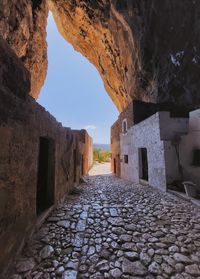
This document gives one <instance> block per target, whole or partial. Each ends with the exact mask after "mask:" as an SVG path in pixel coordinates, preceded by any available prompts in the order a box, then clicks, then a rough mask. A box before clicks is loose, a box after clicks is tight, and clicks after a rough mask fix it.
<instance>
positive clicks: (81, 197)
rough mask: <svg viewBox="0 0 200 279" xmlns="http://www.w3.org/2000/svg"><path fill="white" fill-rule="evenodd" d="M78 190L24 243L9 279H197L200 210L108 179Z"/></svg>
mask: <svg viewBox="0 0 200 279" xmlns="http://www.w3.org/2000/svg"><path fill="white" fill-rule="evenodd" d="M79 189H80V190H79V191H77V193H79V194H76V195H73V196H72V195H71V196H69V197H68V198H67V199H66V201H65V203H64V204H63V205H61V206H59V207H57V208H56V209H55V210H54V211H53V212H52V214H51V216H49V217H48V219H47V220H46V222H45V223H44V224H43V226H42V227H41V228H40V230H39V231H38V232H36V233H35V234H34V235H33V238H32V240H31V241H30V242H29V243H27V245H26V246H25V248H24V251H23V253H22V255H21V258H19V259H18V262H17V263H16V267H15V275H14V276H13V277H11V278H12V279H14V278H17V279H19V278H20V279H27V278H35V279H36V278H37V279H50V278H51V279H56V278H64V279H65V278H66V279H69V278H71V279H77V278H80V279H81V278H93V279H97V278H102V279H103V278H109V279H111V278H122V279H131V278H149V279H153V278H157V279H163V278H171V279H178V278H199V277H200V249H199V247H200V225H199V223H200V209H199V208H198V207H195V206H194V205H192V204H191V203H189V202H187V201H185V200H182V199H179V198H177V197H175V196H172V195H170V194H167V193H162V192H158V191H157V190H154V189H152V188H151V187H148V186H141V185H136V184H133V183H130V182H127V181H123V180H121V179H118V178H115V177H112V176H110V175H104V176H93V177H90V178H88V184H87V185H86V184H85V185H83V184H82V185H80V186H79ZM113 213H114V214H113ZM65 222H68V223H67V224H68V225H67V226H63V224H64V223H65ZM80 222H81V223H82V224H83V226H80ZM80 227H81V230H80Z"/></svg>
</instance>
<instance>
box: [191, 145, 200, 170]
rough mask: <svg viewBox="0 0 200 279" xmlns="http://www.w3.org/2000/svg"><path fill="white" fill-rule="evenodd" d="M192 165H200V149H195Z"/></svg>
mask: <svg viewBox="0 0 200 279" xmlns="http://www.w3.org/2000/svg"><path fill="white" fill-rule="evenodd" d="M192 165H193V166H196V167H200V149H194V150H193V159H192Z"/></svg>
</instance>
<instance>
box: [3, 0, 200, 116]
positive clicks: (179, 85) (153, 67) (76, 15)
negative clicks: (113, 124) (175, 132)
mask: <svg viewBox="0 0 200 279" xmlns="http://www.w3.org/2000/svg"><path fill="white" fill-rule="evenodd" d="M47 5H48V7H49V9H50V10H51V11H52V13H53V15H54V18H55V21H56V23H57V26H58V29H59V31H60V33H61V34H62V36H63V37H64V38H65V39H66V40H67V41H69V42H70V43H71V44H72V45H73V46H74V48H75V49H76V50H77V51H79V52H81V53H82V54H83V55H84V56H86V57H87V58H88V59H89V60H90V61H91V62H92V63H93V64H94V65H95V66H96V68H97V69H98V71H99V73H100V75H101V77H102V79H103V81H104V84H105V88H106V90H107V92H108V93H109V95H110V96H111V98H112V100H113V101H114V103H115V104H116V106H117V107H118V109H119V110H120V111H121V110H123V108H125V107H126V106H127V104H128V103H129V102H130V101H131V100H132V99H133V98H137V99H140V100H144V101H152V102H164V101H172V102H175V103H177V102H178V103H179V104H186V105H187V106H188V107H191V108H194V107H197V106H199V104H200V94H199V88H200V79H199V75H200V28H199V26H200V1H197V0H181V1H180V0H162V1H160V0H148V1H146V0H123V1H122V0H96V1H93V0H67V1H66V0H47V2H45V1H44V0H33V1H31V0H15V1H9V0H3V1H2V2H1V3H0V34H1V35H2V36H3V37H4V38H5V39H6V40H7V41H8V42H9V44H10V45H11V46H12V48H13V49H14V50H15V51H16V53H17V55H18V56H19V57H21V58H22V60H23V61H24V63H25V65H26V66H27V68H28V69H29V70H30V71H31V74H32V90H31V94H32V95H33V96H34V97H37V96H38V94H39V91H40V88H41V86H42V84H43V82H44V79H45V75H46V68H47V55H46V51H47V50H46V42H45V38H46V31H45V30H46V18H47V13H48V9H47ZM55 43H56V42H55ZM63 55H64V53H63ZM66 78H67V77H66Z"/></svg>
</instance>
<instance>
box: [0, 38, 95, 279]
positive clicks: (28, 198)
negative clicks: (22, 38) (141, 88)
mask: <svg viewBox="0 0 200 279" xmlns="http://www.w3.org/2000/svg"><path fill="white" fill-rule="evenodd" d="M29 91H30V74H29V72H28V71H27V70H26V69H25V68H24V66H23V64H22V63H21V62H20V60H19V59H18V57H17V56H16V55H15V54H14V52H13V51H12V50H10V48H9V46H8V45H7V43H5V41H4V40H3V39H0V150H1V152H0V247H1V251H4V253H1V255H0V274H1V275H2V277H1V278H5V277H4V272H5V268H6V267H8V265H9V262H11V261H12V260H13V258H14V257H15V256H16V254H17V253H18V251H19V250H20V249H21V247H22V245H23V243H24V242H23V241H24V239H25V238H26V236H27V235H29V234H30V233H31V231H32V229H33V227H34V225H35V223H36V221H37V220H38V218H41V216H44V215H45V213H46V212H47V211H48V210H50V209H51V208H52V206H53V205H54V204H57V203H59V202H60V201H61V200H62V199H64V197H65V195H66V194H67V193H69V192H70V191H71V190H72V189H73V186H74V185H75V184H76V183H79V179H80V177H81V176H82V175H83V174H87V173H88V169H89V167H90V165H91V154H89V152H90V153H92V140H91V138H90V137H89V135H88V134H87V132H86V131H84V130H81V131H75V130H71V129H70V128H65V127H63V126H62V125H61V123H58V122H57V121H56V119H55V118H54V117H53V116H52V115H51V114H50V113H48V112H47V111H46V110H45V109H44V108H43V107H42V106H40V105H39V104H38V103H37V102H36V101H35V100H34V99H33V98H32V97H31V96H30V95H29ZM82 164H83V165H82Z"/></svg>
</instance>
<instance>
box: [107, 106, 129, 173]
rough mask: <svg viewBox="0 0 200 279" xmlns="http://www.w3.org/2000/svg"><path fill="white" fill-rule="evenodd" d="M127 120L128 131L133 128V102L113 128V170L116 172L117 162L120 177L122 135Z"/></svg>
mask: <svg viewBox="0 0 200 279" xmlns="http://www.w3.org/2000/svg"><path fill="white" fill-rule="evenodd" d="M124 119H126V120H127V129H129V128H131V127H132V126H133V102H131V103H130V104H129V105H128V106H127V108H126V109H125V110H123V112H121V113H120V115H119V117H118V120H117V121H116V122H115V123H114V124H113V125H112V127H111V153H112V161H111V170H112V172H114V160H116V174H117V175H118V176H120V157H119V156H120V134H121V133H122V122H123V120H124Z"/></svg>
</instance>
